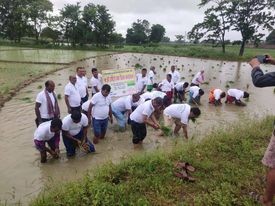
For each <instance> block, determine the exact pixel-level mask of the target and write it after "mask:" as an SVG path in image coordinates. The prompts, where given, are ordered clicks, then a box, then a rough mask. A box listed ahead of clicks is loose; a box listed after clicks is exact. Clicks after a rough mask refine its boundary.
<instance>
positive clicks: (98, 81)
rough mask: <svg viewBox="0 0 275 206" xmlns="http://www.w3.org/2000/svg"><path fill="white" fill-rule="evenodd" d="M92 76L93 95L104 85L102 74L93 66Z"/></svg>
mask: <svg viewBox="0 0 275 206" xmlns="http://www.w3.org/2000/svg"><path fill="white" fill-rule="evenodd" d="M92 75H93V76H92V78H91V80H90V84H91V87H92V96H93V95H94V94H96V93H98V92H100V90H101V87H102V76H101V74H99V73H98V71H97V68H92Z"/></svg>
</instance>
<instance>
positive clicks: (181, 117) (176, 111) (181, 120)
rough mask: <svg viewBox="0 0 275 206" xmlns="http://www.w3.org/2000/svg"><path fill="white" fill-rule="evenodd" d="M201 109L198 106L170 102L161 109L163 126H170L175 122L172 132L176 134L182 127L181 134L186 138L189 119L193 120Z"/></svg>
mask: <svg viewBox="0 0 275 206" xmlns="http://www.w3.org/2000/svg"><path fill="white" fill-rule="evenodd" d="M200 114H201V111H200V109H199V108H198V107H192V108H191V106H190V105H188V104H171V105H170V106H168V107H166V108H165V110H164V111H163V119H164V126H166V127H172V125H173V124H174V123H175V125H176V126H175V128H174V134H176V135H178V132H179V130H180V129H181V128H182V129H183V134H184V136H185V138H186V139H188V133H187V125H188V121H189V119H192V121H195V118H198V117H199V116H200Z"/></svg>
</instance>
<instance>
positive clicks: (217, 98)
mask: <svg viewBox="0 0 275 206" xmlns="http://www.w3.org/2000/svg"><path fill="white" fill-rule="evenodd" d="M225 96H226V94H225V92H224V91H222V90H221V89H211V90H210V92H209V104H214V105H215V106H218V105H221V104H222V102H221V99H222V98H224V97H225Z"/></svg>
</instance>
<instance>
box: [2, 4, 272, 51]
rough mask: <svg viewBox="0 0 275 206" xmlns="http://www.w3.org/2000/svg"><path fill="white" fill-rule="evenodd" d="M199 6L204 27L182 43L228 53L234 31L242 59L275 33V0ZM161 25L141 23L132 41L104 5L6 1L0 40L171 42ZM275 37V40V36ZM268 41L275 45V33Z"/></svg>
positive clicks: (136, 25) (198, 27)
mask: <svg viewBox="0 0 275 206" xmlns="http://www.w3.org/2000/svg"><path fill="white" fill-rule="evenodd" d="M198 6H199V7H206V6H208V8H207V10H206V11H205V13H204V14H205V17H204V19H203V21H202V22H201V23H198V24H196V25H195V26H194V27H193V28H192V30H191V31H190V32H188V35H184V36H183V35H180V34H178V35H176V36H175V37H176V39H177V42H184V41H185V39H186V37H187V38H188V39H189V41H191V42H193V43H198V42H199V41H200V40H201V39H203V41H208V42H210V41H212V42H216V43H219V44H221V46H222V51H223V52H225V46H226V43H227V42H228V40H226V34H227V32H228V31H230V30H235V31H237V32H240V34H241V37H242V39H241V41H240V45H241V47H240V52H239V54H240V55H243V53H244V47H245V44H246V43H247V42H249V41H250V42H254V44H255V45H257V44H259V42H260V39H261V38H262V37H263V34H262V33H261V32H259V29H268V30H272V29H273V27H274V24H275V14H274V8H275V0H249V1H247V0H230V1H229V0H201V3H200V4H199V5H198ZM165 32H166V30H165V28H164V26H162V25H161V24H153V25H152V26H151V25H150V22H149V21H147V20H141V19H137V21H136V22H133V23H132V25H131V27H130V28H128V29H127V34H126V38H124V37H123V36H122V34H119V33H117V32H116V31H115V21H114V20H113V18H112V16H111V14H110V13H109V10H108V9H107V8H106V6H104V5H99V4H93V3H89V4H87V5H85V6H84V7H83V8H82V7H81V5H80V2H78V3H76V4H66V5H65V6H64V7H63V8H62V9H61V10H60V11H59V13H58V14H57V15H53V4H52V3H51V1H50V0H0V37H1V38H5V39H9V40H12V41H14V42H20V41H21V39H22V37H34V38H35V39H36V42H37V43H42V42H43V40H44V39H51V40H52V42H53V44H58V43H60V42H62V43H67V44H70V45H72V46H75V45H85V44H94V45H96V46H99V47H105V46H107V45H109V44H114V43H115V44H122V43H124V42H126V43H127V44H138V45H140V44H145V43H151V42H152V43H158V42H160V41H162V42H169V41H170V39H169V37H166V36H165ZM271 34H272V35H271ZM271 34H270V36H269V37H268V38H267V41H269V42H274V32H273V33H271Z"/></svg>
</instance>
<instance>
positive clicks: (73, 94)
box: [64, 76, 81, 113]
mask: <svg viewBox="0 0 275 206" xmlns="http://www.w3.org/2000/svg"><path fill="white" fill-rule="evenodd" d="M64 93H65V103H66V105H67V109H68V113H71V112H72V111H73V110H78V111H80V110H81V97H80V94H79V91H78V89H77V87H76V77H75V76H70V77H69V83H68V84H67V85H66V86H65V92H64Z"/></svg>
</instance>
